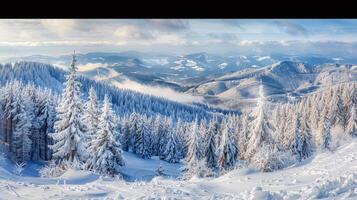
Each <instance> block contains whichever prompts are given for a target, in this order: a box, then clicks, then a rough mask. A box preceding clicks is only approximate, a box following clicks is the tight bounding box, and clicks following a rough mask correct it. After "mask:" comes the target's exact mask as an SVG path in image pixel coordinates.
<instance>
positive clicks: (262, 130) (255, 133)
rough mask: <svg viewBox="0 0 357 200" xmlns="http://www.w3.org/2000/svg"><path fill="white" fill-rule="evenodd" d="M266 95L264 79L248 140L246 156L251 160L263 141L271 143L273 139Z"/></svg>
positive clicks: (260, 87)
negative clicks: (267, 112)
mask: <svg viewBox="0 0 357 200" xmlns="http://www.w3.org/2000/svg"><path fill="white" fill-rule="evenodd" d="M264 103H265V96H264V88H263V84H262V81H260V86H259V98H258V102H257V104H258V105H257V108H256V110H255V119H254V120H253V121H252V122H251V124H252V129H251V130H252V131H251V137H250V139H249V142H248V148H247V152H246V158H247V159H248V160H249V158H251V157H252V156H253V155H254V154H255V152H256V151H257V150H258V149H259V148H260V147H261V145H262V144H263V143H265V144H266V145H269V144H270V143H271V142H272V141H271V133H270V127H269V125H268V120H267V117H266V114H265V105H264Z"/></svg>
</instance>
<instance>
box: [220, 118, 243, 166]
mask: <svg viewBox="0 0 357 200" xmlns="http://www.w3.org/2000/svg"><path fill="white" fill-rule="evenodd" d="M234 133H235V131H234V129H233V120H232V118H231V116H229V117H228V118H225V119H224V120H223V121H222V123H221V130H220V144H219V148H218V160H219V161H218V162H219V166H220V169H221V170H222V169H225V170H229V169H232V168H234V166H235V164H236V163H237V160H238V155H239V150H238V147H237V144H236V141H235V138H234Z"/></svg>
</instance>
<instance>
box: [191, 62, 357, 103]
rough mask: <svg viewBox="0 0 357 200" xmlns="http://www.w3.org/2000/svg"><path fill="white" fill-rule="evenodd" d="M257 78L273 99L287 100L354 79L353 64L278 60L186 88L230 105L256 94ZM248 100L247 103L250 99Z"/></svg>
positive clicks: (356, 78) (195, 93)
mask: <svg viewBox="0 0 357 200" xmlns="http://www.w3.org/2000/svg"><path fill="white" fill-rule="evenodd" d="M260 80H261V81H262V82H263V84H264V88H265V93H266V95H267V96H268V98H270V100H272V101H286V100H288V98H290V97H298V96H301V95H304V94H306V93H309V92H312V91H315V90H317V89H319V88H322V87H326V86H330V85H333V84H336V83H341V82H349V81H354V80H357V68H356V67H355V66H353V65H340V64H325V65H318V66H314V65H310V64H308V63H299V62H291V61H283V62H279V63H276V64H273V65H270V66H267V67H264V68H259V69H244V70H240V71H236V72H234V73H231V74H226V75H223V76H220V77H216V78H213V79H211V80H206V81H203V82H202V83H199V84H197V85H196V86H194V87H192V88H191V89H189V90H188V91H187V92H188V93H192V94H194V95H201V96H205V97H206V99H208V100H207V101H208V102H209V101H212V100H217V99H218V100H219V101H220V103H219V104H220V105H222V106H225V107H230V108H237V107H241V106H242V105H247V104H246V103H248V104H251V103H252V102H254V101H252V99H254V98H256V97H257V92H256V91H257V90H258V86H259V82H260ZM249 102H250V103H249Z"/></svg>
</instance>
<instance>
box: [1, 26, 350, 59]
mask: <svg viewBox="0 0 357 200" xmlns="http://www.w3.org/2000/svg"><path fill="white" fill-rule="evenodd" d="M74 49H75V50H76V51H77V52H80V53H88V52H123V51H140V52H148V53H149V52H152V53H168V54H188V53H194V52H207V53H215V54H225V55H234V54H244V55H251V54H255V55H256V54H258V55H268V54H274V53H281V54H294V55H295V54H322V55H324V54H325V55H330V56H340V55H344V56H348V55H350V56H356V52H357V20H354V19H0V57H16V56H25V55H34V54H41V55H52V56H57V55H63V54H69V53H70V52H72V51H73V50H74Z"/></svg>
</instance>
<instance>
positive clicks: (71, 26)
mask: <svg viewBox="0 0 357 200" xmlns="http://www.w3.org/2000/svg"><path fill="white" fill-rule="evenodd" d="M41 24H42V25H43V27H45V28H46V29H47V30H49V31H51V32H53V33H55V34H57V35H59V36H66V35H69V34H71V33H73V32H74V31H75V30H76V27H77V21H76V20H74V19H42V20H41Z"/></svg>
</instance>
